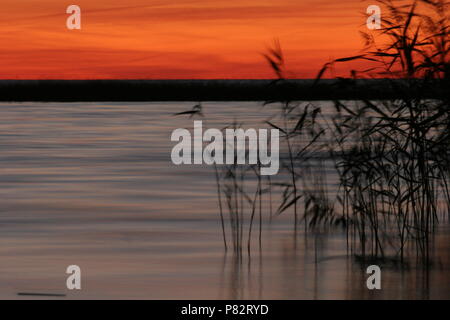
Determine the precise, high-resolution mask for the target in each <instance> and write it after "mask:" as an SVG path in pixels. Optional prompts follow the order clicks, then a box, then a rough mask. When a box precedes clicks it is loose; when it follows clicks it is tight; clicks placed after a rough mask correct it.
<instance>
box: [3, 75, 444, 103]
mask: <svg viewBox="0 0 450 320" xmlns="http://www.w3.org/2000/svg"><path fill="white" fill-rule="evenodd" d="M417 81H422V80H417ZM406 86H407V83H406V82H405V81H403V80H387V79H367V80H362V79H358V80H343V79H341V80H320V81H319V82H318V83H316V82H315V81H314V80H283V81H279V80H277V81H273V80H0V101H17V102H20V101H46V102H47V101H49V102H51V101H55V102H77V101H80V102H83V101H270V100H280V99H282V100H304V101H305V100H308V101H310V100H336V99H344V100H347V99H348V100H361V99H376V100H384V99H396V98H399V97H403V96H404V92H405V91H407V88H406ZM420 87H421V88H422V90H421V92H415V93H414V94H416V93H417V94H418V95H420V96H421V97H427V98H439V97H441V96H443V95H445V94H448V92H447V93H446V91H445V88H444V86H443V85H442V84H441V83H440V82H429V81H428V82H426V83H425V82H423V85H422V86H420Z"/></svg>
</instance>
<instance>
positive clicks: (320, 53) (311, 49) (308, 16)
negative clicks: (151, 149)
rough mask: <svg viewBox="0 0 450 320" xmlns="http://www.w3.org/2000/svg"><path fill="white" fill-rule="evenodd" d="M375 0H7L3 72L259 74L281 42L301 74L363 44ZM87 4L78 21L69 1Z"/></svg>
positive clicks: (28, 75)
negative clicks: (71, 19) (76, 25)
mask: <svg viewBox="0 0 450 320" xmlns="http://www.w3.org/2000/svg"><path fill="white" fill-rule="evenodd" d="M373 3H374V2H373V1H361V0H340V1H336V0H227V1H218V0H177V1H168V0H95V1H93V0H74V1H72V2H69V1H64V0H21V1H17V0H2V8H1V10H0V28H1V33H0V44H1V51H0V78H1V79H100V78H102V79H103V78H117V79H143V78H145V79H232V78H234V79H236V78H241V79H253V78H255V79H257V78H271V77H273V73H272V72H271V70H270V68H269V67H268V65H267V63H266V62H265V60H264V58H263V56H262V53H264V52H265V50H266V48H267V47H268V46H270V44H271V42H272V41H273V39H274V38H278V39H279V40H280V42H281V45H282V48H283V50H284V53H285V57H286V61H287V67H288V69H289V71H290V77H292V78H311V77H314V76H315V75H316V74H317V71H318V70H319V69H320V67H321V66H322V65H323V64H324V63H325V62H326V61H328V60H330V59H332V58H339V57H343V56H348V55H354V54H358V52H359V51H360V49H361V48H362V41H361V38H360V35H359V30H366V27H365V17H364V13H365V11H366V8H367V6H368V5H369V4H373ZM71 4H76V5H78V6H80V7H81V10H82V12H81V18H82V29H81V30H68V29H67V27H66V20H67V18H68V16H69V15H68V14H66V8H67V7H68V6H69V5H71Z"/></svg>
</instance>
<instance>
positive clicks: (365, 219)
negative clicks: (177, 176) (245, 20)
mask: <svg viewBox="0 0 450 320" xmlns="http://www.w3.org/2000/svg"><path fill="white" fill-rule="evenodd" d="M378 3H379V4H380V5H381V6H382V7H383V13H384V14H383V19H382V25H383V26H382V28H381V29H379V30H375V31H374V32H372V33H361V35H362V38H363V41H364V49H363V52H362V53H360V54H358V55H354V56H351V57H344V58H339V59H335V60H333V61H329V62H327V63H326V64H325V65H324V66H323V68H322V69H321V70H319V72H318V75H317V78H316V80H315V81H314V84H313V87H312V90H313V89H314V88H317V86H320V84H321V82H322V81H323V80H322V78H323V77H324V76H325V75H326V74H327V72H328V71H329V70H331V69H333V67H334V66H335V65H336V64H338V63H347V62H349V61H355V60H364V61H367V62H368V63H369V64H370V68H366V69H365V70H352V71H351V72H350V76H349V77H348V78H337V79H336V82H335V85H336V86H337V87H338V88H342V90H349V88H350V90H351V88H353V87H354V86H355V85H356V84H357V83H358V81H360V80H361V79H373V78H380V77H383V78H385V80H384V81H385V82H387V83H388V86H389V87H390V90H391V91H393V92H396V93H397V96H396V97H395V98H392V97H390V96H386V97H383V99H380V100H377V101H375V100H369V99H368V98H363V99H361V100H358V101H351V102H350V101H348V100H334V101H333V104H334V107H335V115H334V116H333V117H332V118H331V119H329V118H327V117H325V115H324V113H323V111H322V110H321V108H320V107H318V106H316V105H315V103H314V102H306V101H304V102H298V101H293V99H292V97H293V96H296V95H295V94H294V95H293V94H292V91H293V90H294V91H295V90H296V88H295V85H291V81H290V80H289V79H287V78H286V74H287V72H286V68H285V60H284V55H283V52H282V49H281V44H280V43H279V41H275V42H274V44H273V47H271V48H269V49H268V52H267V53H265V54H264V58H265V59H266V60H267V62H268V63H269V66H270V67H271V68H272V69H273V71H274V73H275V75H276V77H277V78H276V80H274V81H273V82H271V83H270V84H268V86H269V87H270V89H271V90H275V91H276V92H277V94H275V95H274V96H275V97H277V98H276V99H272V100H268V101H266V102H265V104H264V105H265V107H267V108H269V107H270V108H276V107H278V110H279V112H278V116H276V117H274V118H271V119H265V120H264V121H263V122H264V123H265V125H268V126H270V127H272V128H276V129H278V130H279V131H280V137H281V141H280V148H281V149H282V150H280V154H281V159H280V161H281V165H280V174H279V177H281V178H282V179H283V180H282V181H279V179H278V180H277V181H272V180H273V179H268V178H266V177H261V176H260V174H259V170H258V166H259V165H260V164H258V165H254V166H239V167H238V166H236V165H227V166H223V167H220V168H218V167H215V172H216V174H215V176H216V181H217V192H218V201H219V208H220V216H221V223H222V232H223V238H224V245H225V248H226V249H227V248H228V247H229V245H228V241H227V240H229V239H231V243H232V247H233V252H234V253H235V254H236V255H237V257H240V258H242V250H243V246H244V243H245V242H246V243H247V251H248V255H249V257H250V255H251V248H252V239H253V233H252V231H253V228H254V222H255V218H256V217H258V218H259V219H258V220H259V233H258V237H257V238H258V243H259V247H260V248H261V246H262V241H261V239H262V237H263V228H262V225H263V223H264V221H266V220H267V221H272V219H276V217H277V215H281V214H283V215H286V214H292V215H293V227H294V228H293V229H294V234H297V232H298V231H299V225H301V224H303V227H304V231H305V234H306V233H307V232H317V230H319V229H323V228H325V229H326V228H329V227H330V226H331V227H336V228H341V229H342V230H343V231H344V232H345V235H346V238H347V248H348V252H349V254H350V255H351V256H352V257H353V258H354V259H355V261H356V262H361V263H366V262H368V261H370V262H373V261H376V262H389V263H394V264H396V263H400V264H402V263H407V261H406V260H407V258H408V259H409V258H415V260H416V261H418V262H420V263H421V264H423V265H429V264H430V263H431V262H430V255H429V248H430V243H432V240H433V234H434V232H435V230H436V227H437V226H438V224H439V223H440V222H444V221H445V220H446V219H447V221H448V220H450V190H449V178H450V151H449V150H450V105H449V95H448V93H447V94H443V95H439V96H435V97H431V98H430V96H429V92H430V90H431V89H432V88H439V90H440V91H441V92H446V89H445V88H449V87H450V86H449V85H450V83H449V80H450V73H449V71H450V63H449V58H448V55H449V50H450V46H449V25H448V14H447V12H449V11H448V4H447V3H445V2H444V1H443V0H436V1H431V0H417V1H409V2H408V3H405V2H402V3H401V4H398V2H395V1H391V0H379V1H378ZM399 79H401V80H400V81H399ZM230 126H233V127H236V126H238V124H236V123H233V124H230ZM318 154H327V155H328V156H327V158H326V159H325V158H324V157H321V156H318ZM330 163H332V165H331V167H334V169H335V171H336V173H337V175H338V192H337V194H331V193H330V192H329V191H328V189H329V182H328V181H327V175H326V170H325V169H326V167H327V166H330ZM313 167H314V168H315V170H312V169H311V168H313ZM317 168H319V169H317ZM252 184H253V185H252ZM251 185H252V186H251ZM276 194H279V195H280V196H279V197H277V196H276ZM278 201H279V203H276V202H278ZM274 202H275V206H276V207H278V209H277V210H276V211H275V212H273V210H272V205H273V203H274ZM225 210H226V211H228V215H229V228H230V229H229V230H230V234H231V237H226V233H227V230H228V227H227V226H226V224H227V220H226V219H224V211H225ZM264 217H268V219H265V218H264ZM246 222H247V224H246ZM245 226H247V235H246V237H245V232H244V228H245ZM245 238H246V239H245Z"/></svg>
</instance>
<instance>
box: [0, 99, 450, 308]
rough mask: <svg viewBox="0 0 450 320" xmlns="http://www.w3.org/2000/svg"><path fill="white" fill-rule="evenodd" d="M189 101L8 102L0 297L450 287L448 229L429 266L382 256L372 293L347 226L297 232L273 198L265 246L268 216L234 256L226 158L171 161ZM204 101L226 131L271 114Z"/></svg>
mask: <svg viewBox="0 0 450 320" xmlns="http://www.w3.org/2000/svg"><path fill="white" fill-rule="evenodd" d="M190 106H191V104H190V103H151V104H143V103H130V104H119V103H117V104H94V103H92V104H85V103H83V104H77V103H73V104H58V103H50V104H45V103H40V104H34V103H24V104H2V105H1V106H0V172H1V180H0V195H1V198H2V201H1V204H0V210H1V214H0V259H1V261H2V273H1V274H0V283H1V284H2V285H1V286H0V298H8V299H9V298H17V293H18V292H47V293H61V292H62V293H66V294H67V297H66V298H67V299H77V298H87V299H89V298H105V299H108V298H140V299H205V298H207V299H210V298H236V299H241V298H249V299H271V298H273V299H329V298H338V299H345V298H349V299H361V298H450V290H449V289H450V288H449V284H450V281H449V280H450V279H449V272H448V271H449V270H448V266H449V263H450V254H449V251H450V248H449V243H450V241H449V240H450V239H449V236H448V235H449V232H448V230H446V231H442V232H440V233H439V232H438V233H437V234H436V239H435V242H434V245H433V247H432V250H431V252H432V256H433V260H432V261H433V263H432V264H430V265H429V268H425V269H424V268H418V267H416V264H415V263H411V264H410V266H409V268H407V267H405V266H402V267H401V268H398V267H395V266H392V265H390V264H389V263H388V264H386V265H385V266H382V268H383V280H382V281H383V290H381V291H380V292H374V291H369V290H367V288H366V286H365V279H366V276H367V275H366V274H365V270H364V267H365V265H363V264H361V263H360V261H356V260H355V259H354V258H353V257H352V256H350V257H348V256H347V253H348V251H347V241H346V240H347V239H346V238H345V235H344V234H342V233H341V232H316V233H308V234H306V233H305V232H304V231H303V229H301V230H300V229H299V230H298V232H297V233H294V232H293V228H292V218H293V217H292V216H291V215H286V216H284V215H281V216H277V217H273V219H271V217H270V210H269V209H268V206H267V204H265V203H263V206H264V208H266V209H267V210H265V211H264V213H263V216H262V221H263V235H264V236H263V238H262V244H261V248H260V247H259V245H258V219H256V221H255V229H254V231H255V232H254V233H253V234H254V237H255V238H254V239H255V241H253V242H252V246H251V251H250V255H249V254H248V251H247V246H246V243H245V242H244V243H243V250H242V251H241V252H240V254H234V253H233V250H232V249H229V250H228V252H227V253H226V254H224V248H223V240H222V232H221V226H220V217H219V213H218V210H217V189H216V182H215V179H214V171H213V168H211V167H204V166H174V165H173V164H172V162H171V161H170V151H171V148H172V143H171V142H170V133H171V131H172V130H173V129H175V128H181V127H188V126H190V125H192V123H191V122H190V120H187V119H184V118H183V119H182V118H176V117H173V116H172V114H173V113H176V112H179V111H182V110H184V109H187V108H189V107H190ZM323 109H324V110H327V104H326V103H324V104H323ZM204 112H205V114H206V115H207V116H208V126H211V127H217V128H220V127H223V126H225V125H227V124H228V122H229V119H233V118H235V117H236V115H239V118H240V119H241V120H242V121H245V122H246V123H247V124H249V125H252V124H255V126H256V123H259V122H260V120H261V118H262V117H263V118H265V117H270V116H271V112H272V111H271V110H270V109H261V106H260V104H258V103H241V102H239V103H237V102H236V103H233V102H230V103H205V104H204ZM169 123H170V125H168V124H169ZM320 170H323V168H321V169H320ZM333 179H335V177H333V176H329V177H328V180H329V182H330V183H331V184H332V183H333ZM332 191H333V190H331V192H332ZM274 196H275V195H274ZM245 214H246V217H247V218H248V215H247V212H245ZM247 218H246V219H247ZM270 221H272V222H271V223H270ZM244 226H245V230H246V231H247V230H248V229H247V228H248V220H246V222H245V225H244ZM71 264H77V265H80V267H81V268H82V272H83V290H81V291H80V292H73V291H70V292H69V291H67V290H66V289H65V280H66V274H65V270H66V267H67V266H68V265H71ZM21 298H22V297H21Z"/></svg>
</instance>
